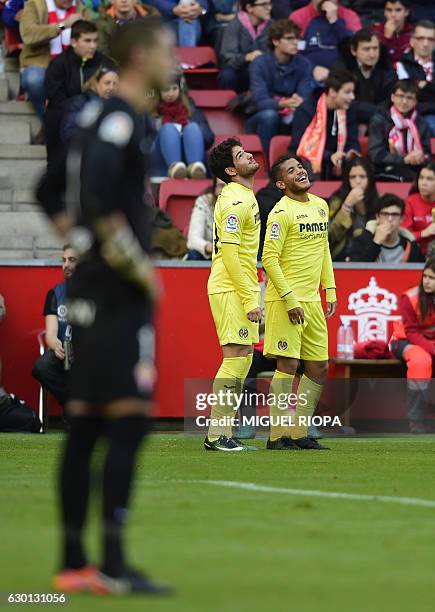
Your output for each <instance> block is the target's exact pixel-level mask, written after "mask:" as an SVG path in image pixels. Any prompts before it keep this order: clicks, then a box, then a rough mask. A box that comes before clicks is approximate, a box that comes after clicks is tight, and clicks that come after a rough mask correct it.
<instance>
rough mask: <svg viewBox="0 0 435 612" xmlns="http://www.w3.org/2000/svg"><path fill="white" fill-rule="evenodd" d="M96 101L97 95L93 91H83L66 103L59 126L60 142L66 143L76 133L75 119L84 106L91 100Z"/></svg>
mask: <svg viewBox="0 0 435 612" xmlns="http://www.w3.org/2000/svg"><path fill="white" fill-rule="evenodd" d="M98 99H99V98H98V96H97V94H96V93H94V92H93V91H85V92H83V93H82V94H79V95H78V96H74V97H73V98H70V99H69V100H68V101H67V103H66V105H65V110H64V113H63V116H62V123H61V125H60V139H61V141H62V142H68V141H69V140H70V138H72V136H74V134H75V133H76V131H77V129H78V126H77V117H78V114H79V113H80V111H81V110H82V108H83V107H84V106H85V104H87V103H88V102H90V101H91V100H98Z"/></svg>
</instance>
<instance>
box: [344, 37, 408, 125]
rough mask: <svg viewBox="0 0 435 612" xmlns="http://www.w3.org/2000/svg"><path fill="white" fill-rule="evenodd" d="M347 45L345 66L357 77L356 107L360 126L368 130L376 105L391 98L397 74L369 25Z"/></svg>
mask: <svg viewBox="0 0 435 612" xmlns="http://www.w3.org/2000/svg"><path fill="white" fill-rule="evenodd" d="M346 47H347V48H345V49H343V50H342V58H343V60H342V66H343V67H344V68H345V69H347V70H349V71H350V72H352V74H353V75H354V76H355V78H356V87H355V103H354V108H355V112H356V116H357V121H358V125H364V126H365V130H366V129H367V126H368V124H369V122H370V119H371V117H372V116H373V114H374V113H375V112H376V110H377V108H376V107H377V106H378V105H379V104H382V103H384V104H385V103H387V101H388V100H389V98H390V95H391V90H392V87H393V84H394V83H395V82H396V81H397V76H396V73H395V71H394V69H393V66H392V63H391V60H390V58H389V56H388V52H387V50H386V49H385V48H384V47H382V46H381V45H380V43H379V39H378V37H377V35H376V34H374V33H373V32H372V31H371V30H369V29H368V28H367V29H363V30H360V31H359V32H357V33H356V34H354V35H353V36H352V38H351V39H350V40H349V45H346Z"/></svg>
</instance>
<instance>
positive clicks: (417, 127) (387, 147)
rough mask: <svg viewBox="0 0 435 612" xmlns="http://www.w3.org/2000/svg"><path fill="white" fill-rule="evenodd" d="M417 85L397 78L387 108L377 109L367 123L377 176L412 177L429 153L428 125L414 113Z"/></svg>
mask: <svg viewBox="0 0 435 612" xmlns="http://www.w3.org/2000/svg"><path fill="white" fill-rule="evenodd" d="M417 95H418V86H417V85H416V84H415V83H414V82H413V81H410V80H406V79H405V80H401V81H397V83H396V84H395V85H394V86H393V93H392V94H391V108H389V109H388V110H386V111H378V112H377V113H376V115H374V116H373V118H372V120H371V121H370V125H369V158H370V160H371V161H372V163H373V164H374V165H375V170H376V173H377V177H378V178H381V179H383V180H393V181H401V180H402V181H403V180H405V181H413V180H414V179H415V178H416V176H417V173H418V172H419V170H420V168H421V166H422V165H423V164H424V162H425V160H426V159H427V158H428V157H429V156H430V154H431V150H430V129H429V126H428V125H427V123H426V121H425V120H424V119H422V118H421V117H420V116H419V115H418V114H417V110H416V108H417Z"/></svg>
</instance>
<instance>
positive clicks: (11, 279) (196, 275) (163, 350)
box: [0, 262, 422, 417]
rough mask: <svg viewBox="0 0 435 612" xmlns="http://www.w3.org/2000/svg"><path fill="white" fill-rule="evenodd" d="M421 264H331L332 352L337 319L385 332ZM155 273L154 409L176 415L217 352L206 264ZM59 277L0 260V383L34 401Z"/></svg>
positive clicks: (372, 334)
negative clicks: (42, 334) (187, 388)
mask: <svg viewBox="0 0 435 612" xmlns="http://www.w3.org/2000/svg"><path fill="white" fill-rule="evenodd" d="M177 264H178V265H177ZM421 267H422V266H420V267H418V266H413V265H409V266H402V267H401V268H400V269H387V268H385V267H381V266H371V267H369V266H365V265H364V266H362V265H361V266H358V265H353V266H351V265H345V266H344V265H341V266H336V271H335V275H336V282H337V294H338V312H337V314H336V315H335V317H333V318H332V319H331V320H330V321H329V323H328V327H329V333H330V355H331V356H334V355H335V353H336V337H337V328H338V326H339V323H340V320H343V321H349V322H350V323H351V324H352V325H353V327H354V332H355V338H356V339H358V340H360V341H363V340H370V339H387V340H388V339H389V337H390V335H391V329H392V322H393V321H394V319H395V318H397V317H398V311H397V306H398V298H399V295H400V294H401V293H402V292H403V291H405V290H406V289H408V288H409V287H411V286H413V285H416V284H418V282H419V280H420V275H421V271H420V270H421ZM159 274H160V276H161V279H162V283H163V287H164V298H163V300H162V303H161V305H160V307H159V309H158V317H157V365H158V371H159V382H158V386H157V397H156V399H157V411H156V414H157V416H160V417H181V416H183V394H184V384H185V381H186V379H194V378H213V376H214V374H215V373H216V370H217V368H218V366H219V363H220V360H221V353H220V348H219V345H218V342H217V338H216V334H215V329H214V326H213V320H212V317H211V313H210V309H209V305H208V299H207V278H208V275H209V268H208V267H203V266H201V265H189V264H188V263H187V262H186V263H184V262H180V263H178V262H177V263H176V264H170V263H168V264H166V265H164V266H163V265H162V266H159ZM61 279H62V271H61V270H60V268H59V267H56V266H45V265H44V266H41V265H25V264H20V265H10V264H9V265H7V264H6V262H4V264H3V265H1V264H0V293H1V294H2V295H3V296H4V298H5V302H6V308H7V316H6V319H5V320H4V321H3V322H2V323H0V355H1V358H2V363H3V378H4V386H5V387H6V389H7V390H9V391H12V392H15V393H16V394H17V395H18V396H20V397H21V398H22V399H24V400H25V401H26V402H28V403H29V404H31V405H32V406H34V407H36V406H37V400H38V390H39V388H38V384H37V383H36V381H35V380H33V379H32V376H31V369H32V365H33V363H34V361H35V360H36V359H37V357H38V354H39V353H38V344H37V339H36V335H37V332H38V331H39V330H41V329H42V328H43V326H44V320H43V316H42V309H43V305H44V300H45V296H46V293H47V291H48V289H50V288H51V287H52V286H53V285H55V284H56V283H57V282H59V281H61ZM109 375H112V373H108V376H109ZM331 375H333V370H331Z"/></svg>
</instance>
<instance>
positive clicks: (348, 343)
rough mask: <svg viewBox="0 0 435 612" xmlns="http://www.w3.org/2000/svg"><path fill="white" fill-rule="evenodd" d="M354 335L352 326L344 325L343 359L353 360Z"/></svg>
mask: <svg viewBox="0 0 435 612" xmlns="http://www.w3.org/2000/svg"><path fill="white" fill-rule="evenodd" d="M354 340H355V338H354V335H353V329H352V325H350V324H349V325H346V327H345V331H344V346H345V349H344V352H345V359H353V358H354Z"/></svg>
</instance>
